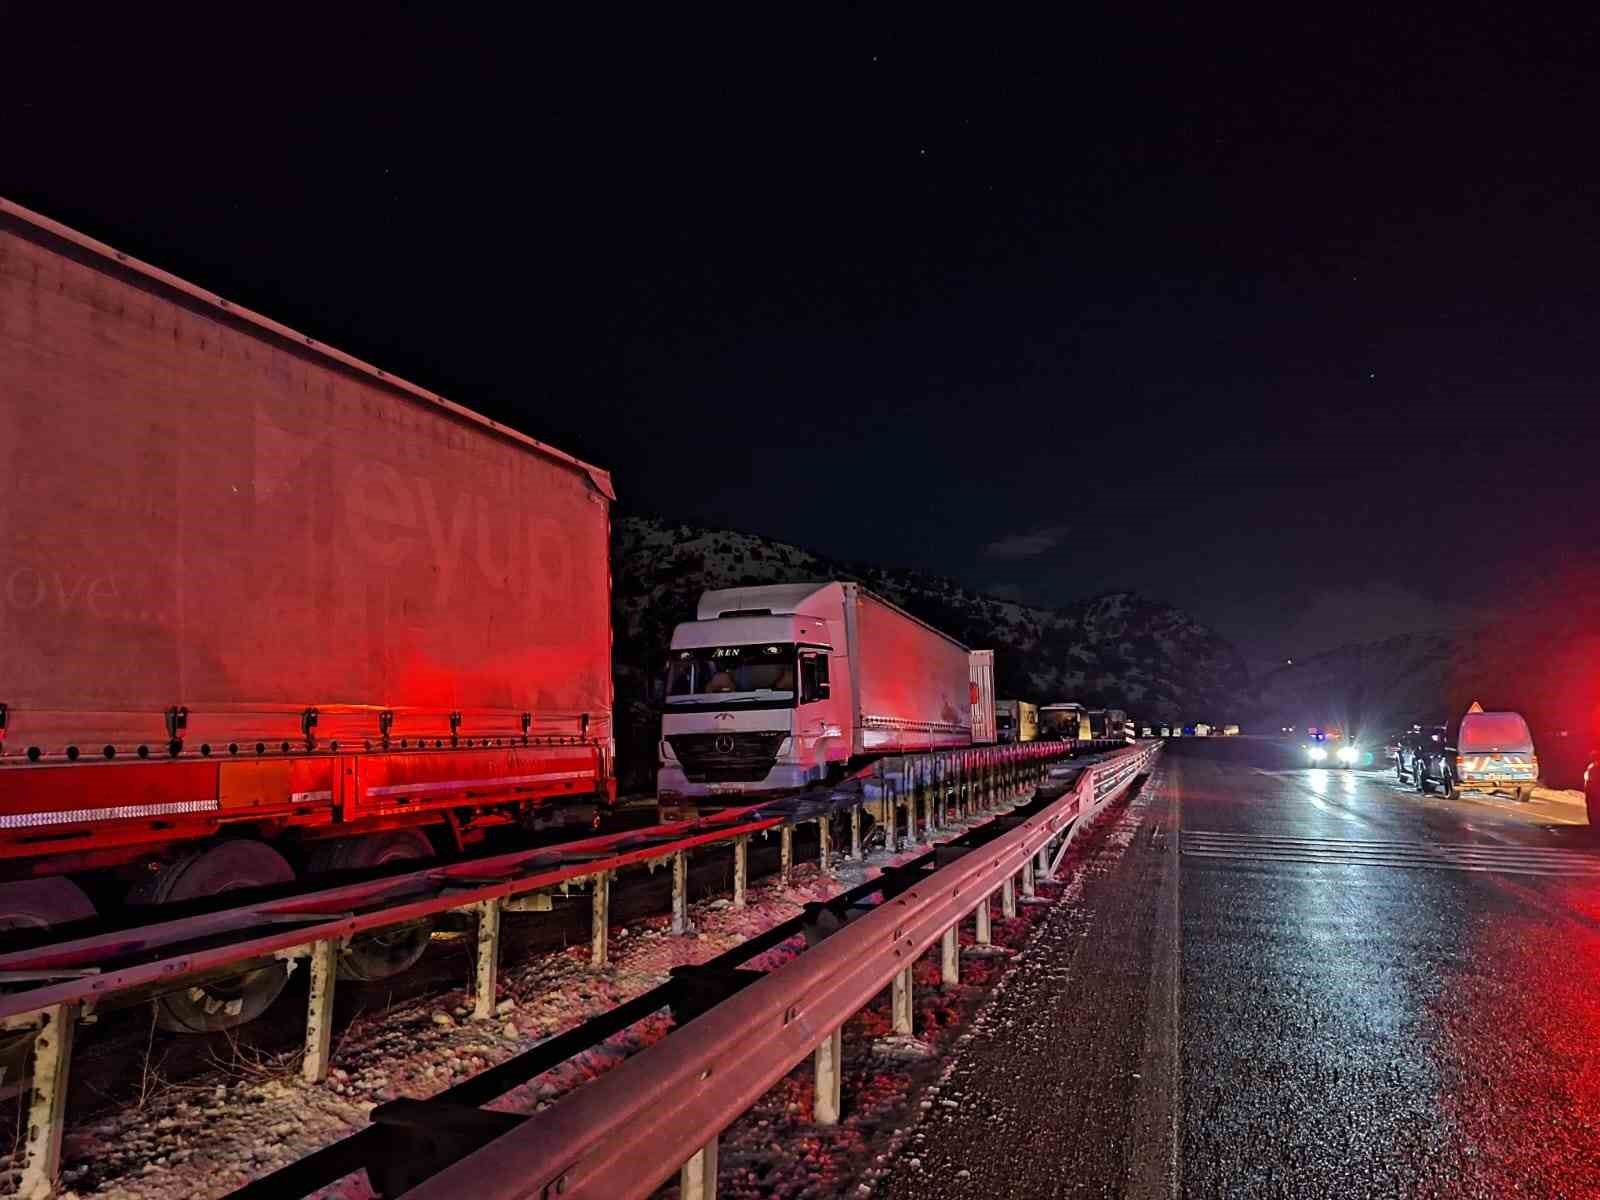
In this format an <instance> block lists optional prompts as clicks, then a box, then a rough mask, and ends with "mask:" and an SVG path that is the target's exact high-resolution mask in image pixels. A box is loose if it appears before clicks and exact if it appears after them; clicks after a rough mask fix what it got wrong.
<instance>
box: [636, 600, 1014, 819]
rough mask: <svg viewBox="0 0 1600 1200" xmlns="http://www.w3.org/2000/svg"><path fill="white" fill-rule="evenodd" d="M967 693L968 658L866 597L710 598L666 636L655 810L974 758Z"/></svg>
mask: <svg viewBox="0 0 1600 1200" xmlns="http://www.w3.org/2000/svg"><path fill="white" fill-rule="evenodd" d="M971 687H972V666H971V661H970V657H969V652H968V650H967V648H966V647H965V646H963V645H962V644H961V643H960V642H958V641H956V640H955V639H954V638H951V637H948V636H946V635H945V634H943V633H940V632H939V631H938V630H937V629H935V628H933V627H932V626H931V625H928V624H926V623H925V622H923V621H919V620H917V618H915V617H913V616H912V615H911V614H910V613H907V612H905V611H903V610H902V609H899V608H897V607H895V606H894V605H893V604H890V603H889V602H888V601H887V600H884V599H883V598H882V597H880V596H875V595H873V594H872V593H871V592H869V591H867V590H866V589H865V588H863V587H862V586H861V585H860V584H856V583H844V582H824V583H799V584H774V585H769V586H764V587H744V588H723V589H719V590H717V591H710V592H706V593H705V594H704V595H703V596H701V598H700V604H699V607H698V611H697V613H696V619H695V620H693V621H686V622H684V623H683V624H681V625H679V626H678V627H677V628H676V629H675V630H673V634H672V647H671V650H670V652H669V654H668V664H667V679H666V689H665V695H664V697H663V706H662V717H661V744H660V769H659V771H658V772H657V780H656V788H657V794H658V797H659V799H660V800H661V801H663V802H664V803H670V802H673V801H676V800H678V799H679V798H683V797H693V796H708V795H722V794H732V795H739V794H745V793H760V792H769V791H780V790H786V789H792V788H801V787H805V786H806V785H807V784H810V783H815V782H819V781H826V780H829V779H834V778H838V777H841V776H842V775H843V774H844V773H845V772H846V771H848V770H849V769H850V768H851V767H853V766H855V765H857V764H859V763H861V762H864V761H866V760H868V759H872V758H876V757H880V756H883V755H887V754H900V753H912V752H919V751H923V750H932V749H938V748H944V747H952V746H968V745H971V744H972V742H973V731H972V719H973V704H972V699H971ZM990 696H991V701H992V696H993V691H992V686H991V690H990ZM990 724H991V727H992V725H993V716H992V713H991V716H990Z"/></svg>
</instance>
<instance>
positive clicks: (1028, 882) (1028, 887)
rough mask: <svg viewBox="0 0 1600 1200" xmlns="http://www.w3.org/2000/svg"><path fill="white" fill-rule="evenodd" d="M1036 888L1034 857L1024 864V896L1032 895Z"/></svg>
mask: <svg viewBox="0 0 1600 1200" xmlns="http://www.w3.org/2000/svg"><path fill="white" fill-rule="evenodd" d="M1034 890H1035V889H1034V886H1033V859H1032V858H1029V859H1028V861H1027V862H1025V863H1023V864H1022V894H1023V895H1024V896H1031V895H1033V894H1034Z"/></svg>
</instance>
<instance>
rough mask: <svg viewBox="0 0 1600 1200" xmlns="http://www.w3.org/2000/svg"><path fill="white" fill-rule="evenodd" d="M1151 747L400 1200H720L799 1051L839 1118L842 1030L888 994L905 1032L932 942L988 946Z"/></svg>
mask: <svg viewBox="0 0 1600 1200" xmlns="http://www.w3.org/2000/svg"><path fill="white" fill-rule="evenodd" d="M1159 749H1160V745H1159V743H1157V744H1155V745H1145V746H1137V747H1134V748H1132V749H1130V750H1128V751H1127V752H1125V753H1124V754H1121V755H1118V756H1117V757H1116V758H1114V759H1112V760H1111V761H1110V762H1107V763H1104V764H1100V765H1096V766H1092V767H1088V768H1086V769H1085V770H1084V771H1083V773H1082V775H1081V776H1080V777H1079V780H1078V783H1077V786H1076V787H1074V788H1073V789H1072V790H1070V791H1068V792H1066V793H1064V794H1063V795H1062V796H1061V798H1060V799H1059V800H1057V801H1055V802H1053V803H1051V804H1049V805H1048V806H1047V807H1046V808H1045V809H1043V810H1042V811H1040V812H1038V813H1036V814H1035V815H1033V816H1031V817H1029V818H1027V819H1026V820H1024V821H1022V822H1021V823H1020V824H1019V825H1018V826H1017V827H1016V828H1015V829H1012V830H1010V831H1008V832H1006V833H1004V834H1002V835H1001V836H999V837H998V838H996V839H995V840H994V841H992V842H989V843H988V844H986V845H984V846H982V847H980V848H978V849H976V850H974V851H972V852H970V853H968V854H966V855H964V856H962V857H960V858H957V859H956V860H955V861H954V862H952V863H950V864H949V865H948V866H945V867H943V868H941V869H939V870H937V871H935V872H934V873H933V874H931V875H929V876H928V877H927V878H926V879H925V880H923V881H920V882H918V883H917V884H915V885H913V886H912V887H911V888H909V889H908V890H906V891H904V892H902V893H900V894H899V895H898V896H896V897H895V898H894V899H892V900H890V901H888V902H886V903H885V904H883V905H881V906H879V907H877V908H875V909H873V910H871V911H870V912H868V913H867V914H866V915H864V916H862V917H861V918H859V919H858V920H856V921H853V922H851V923H850V924H849V925H847V926H845V927H844V928H843V929H841V930H840V931H839V932H837V933H835V934H834V935H833V936H831V937H830V938H828V939H827V940H826V941H824V942H822V943H821V944H820V945H819V946H817V947H816V948H815V949H813V950H810V951H808V952H807V953H806V954H804V955H802V956H801V957H799V958H797V959H794V960H793V961H791V962H789V963H787V964H785V965H784V966H782V967H780V968H778V969H777V970H775V971H772V972H770V973H769V974H767V975H765V976H763V977H762V978H761V979H760V980H758V981H756V982H754V983H752V984H751V985H750V986H748V987H746V988H744V989H743V990H742V991H740V992H738V993H737V994H735V995H734V996H732V997H731V998H730V999H728V1000H726V1001H724V1002H723V1003H722V1004H720V1005H718V1006H717V1007H715V1008H713V1009H711V1010H710V1011H709V1012H707V1013H705V1014H704V1015H702V1016H700V1017H698V1018H696V1019H695V1020H693V1021H691V1022H689V1023H688V1024H687V1025H686V1026H684V1027H683V1028H682V1029H681V1030H678V1031H677V1032H675V1033H674V1034H673V1035H672V1036H671V1037H669V1038H666V1039H664V1040H662V1041H660V1042H657V1043H656V1044H654V1045H652V1046H650V1047H648V1048H647V1049H645V1050H643V1051H641V1052H640V1053H639V1054H637V1055H635V1056H634V1057H633V1058H631V1059H629V1060H628V1061H627V1062H625V1063H622V1064H621V1065H619V1066H617V1067H616V1068H614V1069H613V1070H611V1071H609V1072H607V1073H606V1074H605V1075H602V1076H601V1077H600V1078H599V1079H597V1080H595V1081H594V1082H592V1083H590V1084H587V1085H586V1086H585V1087H583V1088H582V1089H580V1090H579V1091H577V1092H575V1093H573V1094H572V1095H570V1096H569V1097H567V1098H566V1099H564V1100H562V1101H559V1102H558V1103H556V1104H555V1105H553V1106H551V1107H550V1108H548V1109H546V1110H545V1111H544V1112H542V1113H541V1114H540V1117H539V1120H538V1121H537V1122H529V1123H527V1124H525V1125H522V1126H520V1127H518V1128H516V1129H514V1130H512V1131H511V1132H509V1133H506V1134H504V1135H503V1136H501V1137H499V1138H498V1139H496V1140H495V1141H492V1142H490V1143H489V1144H488V1145H486V1146H484V1147H483V1148H482V1149H480V1150H478V1151H476V1152H475V1153H473V1154H471V1155H469V1156H467V1157H466V1158H463V1159H462V1160H461V1161H459V1162H458V1163H456V1164H455V1165H453V1166H451V1167H448V1168H446V1169H445V1170H444V1171H442V1172H440V1173H439V1174H437V1175H435V1176H434V1177H433V1178H432V1179H430V1180H428V1181H427V1182H425V1183H423V1184H421V1185H419V1186H418V1187H416V1188H414V1189H412V1190H411V1191H409V1192H407V1193H406V1196H407V1197H408V1198H409V1200H453V1198H455V1197H459V1196H468V1195H470V1196H474V1197H478V1198H480V1200H532V1198H537V1200H553V1198H554V1197H557V1196H559V1197H561V1198H562V1200H579V1198H583V1197H593V1198H595V1200H622V1198H625V1197H646V1196H649V1195H650V1193H651V1192H653V1191H654V1190H655V1189H656V1188H657V1187H659V1186H660V1185H661V1184H662V1183H663V1182H665V1181H666V1180H667V1179H668V1178H670V1177H671V1175H672V1174H673V1172H674V1171H679V1172H681V1184H682V1186H681V1195H682V1196H683V1198H684V1200H707V1198H708V1197H713V1196H714V1195H715V1193H716V1174H717V1166H716V1164H717V1144H718V1139H719V1137H720V1135H721V1133H722V1131H723V1130H724V1129H726V1128H727V1127H728V1126H729V1125H731V1124H732V1123H733V1122H734V1121H735V1120H737V1119H738V1117H739V1116H740V1115H742V1114H743V1113H744V1112H745V1111H746V1110H747V1109H749V1108H750V1107H751V1106H752V1105H753V1104H755V1103H756V1101H758V1100H759V1099H760V1097H761V1096H762V1095H763V1094H764V1093H765V1092H766V1091H767V1090H768V1089H769V1088H771V1087H772V1086H773V1085H774V1084H776V1083H777V1082H778V1081H779V1080H781V1079H782V1078H783V1077H784V1076H785V1075H786V1074H788V1072H789V1071H791V1070H792V1069H793V1068H794V1067H795V1066H796V1065H797V1064H799V1063H800V1062H801V1061H802V1060H803V1059H804V1058H805V1057H806V1056H807V1055H809V1054H814V1055H815V1056H816V1078H817V1086H816V1100H815V1105H816V1108H815V1112H814V1116H815V1119H816V1120H817V1121H818V1123H821V1124H833V1123H836V1122H837V1121H838V1119H839V1104H840V1072H841V1069H842V1052H841V1051H842V1043H841V1038H840V1031H841V1028H842V1026H843V1025H844V1023H845V1022H846V1021H848V1020H849V1019H850V1018H851V1017H853V1016H854V1015H855V1014H856V1013H857V1012H859V1011H860V1010H861V1009H862V1008H864V1007H865V1006H866V1005H867V1004H868V1003H869V1002H870V1001H871V1000H872V999H873V997H875V996H876V995H878V994H879V993H880V992H882V991H883V989H884V988H885V987H891V988H892V989H893V1004H892V1011H893V1020H894V1027H895V1031H896V1032H897V1033H902V1034H910V1033H912V1032H913V1031H912V1028H911V1023H912V1004H911V998H912V966H913V964H914V963H915V962H916V960H917V959H918V958H919V957H920V956H921V955H922V954H923V953H924V952H925V951H927V950H929V949H930V948H931V947H932V946H933V944H934V943H935V942H939V943H941V959H942V963H941V967H942V970H941V974H942V977H943V979H944V981H945V982H946V983H954V982H957V981H958V979H959V971H960V965H959V964H960V959H959V954H958V942H957V936H956V931H957V927H958V925H959V923H960V922H961V921H963V920H965V919H966V918H967V917H968V916H972V915H975V916H976V920H977V923H978V935H979V940H980V941H986V940H987V934H988V931H989V928H988V927H989V906H990V902H991V899H992V898H993V897H994V895H995V894H996V893H999V894H1000V895H1001V898H1002V903H1003V904H1005V905H1007V906H1008V907H1014V905H1015V902H1016V893H1015V887H1016V881H1017V877H1018V876H1019V875H1020V876H1021V877H1022V882H1023V887H1024V890H1027V889H1028V888H1030V887H1031V885H1032V883H1033V880H1034V878H1035V876H1034V870H1035V865H1036V863H1037V864H1043V863H1044V862H1046V861H1047V856H1048V854H1049V851H1050V850H1051V848H1052V846H1053V845H1054V844H1055V843H1057V842H1058V841H1062V842H1064V841H1068V840H1070V839H1071V837H1072V835H1073V833H1074V832H1075V831H1076V830H1077V829H1078V828H1080V819H1081V818H1084V817H1088V816H1092V815H1093V814H1094V813H1095V812H1097V811H1098V810H1099V809H1100V808H1102V807H1104V806H1105V805H1106V804H1109V803H1110V802H1111V801H1112V800H1113V799H1114V798H1115V797H1116V796H1118V795H1120V794H1121V793H1122V792H1123V791H1125V790H1126V789H1127V787H1128V785H1129V784H1130V783H1131V782H1132V781H1133V779H1134V778H1135V777H1136V776H1137V775H1138V774H1139V773H1140V772H1142V771H1143V770H1144V769H1145V768H1146V767H1148V765H1149V763H1150V761H1151V759H1152V758H1153V757H1154V756H1155V754H1156V753H1157V752H1158V751H1159Z"/></svg>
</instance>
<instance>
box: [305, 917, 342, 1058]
mask: <svg viewBox="0 0 1600 1200" xmlns="http://www.w3.org/2000/svg"><path fill="white" fill-rule="evenodd" d="M338 977H339V943H338V942H337V941H335V940H333V939H332V938H324V939H323V940H322V941H320V942H312V943H311V995H310V997H309V998H308V999H307V1000H306V1053H305V1057H304V1058H302V1059H301V1060H300V1078H301V1079H304V1080H305V1081H306V1082H307V1083H323V1082H325V1081H326V1080H327V1078H328V1066H329V1050H330V1049H331V1048H332V1046H333V991H334V981H335V980H336V979H338Z"/></svg>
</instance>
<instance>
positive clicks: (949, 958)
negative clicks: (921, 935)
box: [939, 925, 961, 987]
mask: <svg viewBox="0 0 1600 1200" xmlns="http://www.w3.org/2000/svg"><path fill="white" fill-rule="evenodd" d="M939 978H940V981H941V982H942V983H943V984H944V985H945V986H946V987H955V986H956V984H958V983H960V982H961V935H960V933H959V932H958V931H957V930H956V927H955V926H954V925H952V926H950V928H949V929H946V930H945V931H944V936H942V937H941V938H940V939H939Z"/></svg>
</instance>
